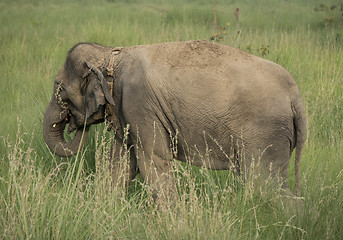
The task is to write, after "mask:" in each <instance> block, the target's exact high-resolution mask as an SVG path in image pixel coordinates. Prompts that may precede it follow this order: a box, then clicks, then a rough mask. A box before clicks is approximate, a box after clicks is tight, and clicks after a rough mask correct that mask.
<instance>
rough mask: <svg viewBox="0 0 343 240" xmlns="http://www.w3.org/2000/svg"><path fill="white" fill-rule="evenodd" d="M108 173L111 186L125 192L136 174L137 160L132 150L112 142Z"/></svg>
mask: <svg viewBox="0 0 343 240" xmlns="http://www.w3.org/2000/svg"><path fill="white" fill-rule="evenodd" d="M110 171H111V176H112V186H113V187H114V188H115V189H122V190H124V191H126V190H127V189H128V187H129V186H130V184H131V182H132V180H133V179H134V178H135V177H136V175H137V174H138V168H137V159H136V156H135V153H134V150H133V148H132V147H131V148H128V147H127V146H126V145H125V146H124V144H120V143H118V142H116V141H115V142H114V143H113V144H112V147H111V159H110Z"/></svg>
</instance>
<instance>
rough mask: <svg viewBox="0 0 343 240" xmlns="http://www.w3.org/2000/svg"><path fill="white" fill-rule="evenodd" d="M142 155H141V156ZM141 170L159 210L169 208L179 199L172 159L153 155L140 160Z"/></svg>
mask: <svg viewBox="0 0 343 240" xmlns="http://www.w3.org/2000/svg"><path fill="white" fill-rule="evenodd" d="M140 155H141V154H140ZM138 167H139V170H140V172H141V174H142V176H143V178H144V181H145V183H147V185H148V189H149V191H150V192H151V194H152V197H153V199H154V201H155V203H156V204H157V206H158V207H159V208H168V207H169V206H170V205H171V204H172V203H173V202H175V200H176V198H177V188H176V184H175V179H174V173H173V162H172V159H171V158H170V159H166V158H162V157H160V156H158V155H155V154H153V155H152V156H150V157H149V158H145V159H139V160H138Z"/></svg>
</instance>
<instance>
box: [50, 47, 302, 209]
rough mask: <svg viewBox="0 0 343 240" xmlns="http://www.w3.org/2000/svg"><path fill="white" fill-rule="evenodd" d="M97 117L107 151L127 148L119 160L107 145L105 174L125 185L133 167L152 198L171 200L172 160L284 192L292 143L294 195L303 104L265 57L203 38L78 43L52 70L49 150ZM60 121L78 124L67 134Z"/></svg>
mask: <svg viewBox="0 0 343 240" xmlns="http://www.w3.org/2000/svg"><path fill="white" fill-rule="evenodd" d="M104 121H106V122H108V123H109V124H110V126H111V128H112V129H113V131H114V132H115V136H114V139H115V143H114V145H115V147H113V149H119V148H120V147H124V145H125V146H126V147H127V149H129V151H130V157H129V159H128V164H126V165H125V166H124V165H123V164H122V163H121V161H122V160H121V159H122V158H121V155H120V151H114V152H112V153H111V159H110V161H111V166H112V167H111V171H112V178H113V179H112V180H113V181H114V182H116V183H117V184H118V185H120V186H121V187H122V188H123V189H127V187H128V186H129V185H130V183H131V182H132V180H133V179H134V178H135V177H136V175H137V174H138V173H140V174H141V175H142V177H143V179H144V181H145V183H146V184H147V186H149V188H150V189H151V190H152V192H153V197H154V199H155V201H158V202H161V203H162V202H163V201H168V199H175V198H177V189H176V184H175V176H174V173H173V162H174V161H182V162H186V163H189V164H192V165H195V166H199V167H204V168H208V169H213V170H231V171H233V172H235V173H237V174H238V175H239V176H242V178H243V179H246V178H247V177H248V176H249V175H250V174H251V173H253V174H258V175H259V176H265V177H264V179H266V178H267V176H268V177H270V176H271V179H273V181H272V182H275V183H279V184H280V185H279V186H282V188H283V189H285V190H287V191H289V192H290V190H289V188H288V184H287V172H288V165H289V161H290V158H291V155H292V152H293V150H294V149H295V179H296V195H298V196H300V160H301V155H302V149H303V146H304V142H305V135H306V119H305V110H304V104H303V101H302V98H301V95H300V91H299V89H298V86H297V84H296V82H295V80H294V79H293V78H292V76H291V75H290V73H289V72H288V71H287V70H285V69H284V68H282V67H281V66H279V65H278V64H276V63H273V62H271V61H268V60H265V59H262V58H260V57H257V56H255V55H252V54H250V53H246V52H243V51H241V50H239V49H236V48H233V47H230V46H227V45H223V44H220V43H214V42H209V41H206V40H196V41H183V42H168V43H159V44H152V45H138V46H131V47H116V48H112V47H106V46H102V45H100V44H96V43H78V44H77V45H75V46H74V47H72V48H71V49H70V51H69V52H68V54H67V58H66V61H65V63H64V65H63V66H62V68H61V69H60V71H59V72H58V74H57V76H56V77H55V81H54V88H53V94H52V98H51V100H50V103H49V104H48V107H47V110H46V112H45V114H44V120H43V135H44V139H45V142H46V144H47V146H48V147H49V148H50V150H51V151H52V152H54V153H55V154H56V155H59V156H62V157H69V156H72V155H75V154H76V153H77V152H78V151H79V150H80V149H81V148H82V146H83V144H84V141H85V139H86V136H87V132H88V130H89V128H90V126H91V125H93V124H98V123H102V122H104ZM67 127H68V130H67V132H68V134H70V133H72V132H74V131H75V132H76V133H75V136H74V137H73V138H72V140H71V141H70V142H67V141H66V140H65V135H64V131H65V129H66V128H67ZM125 132H127V133H128V134H126V135H127V137H126V140H125V141H123V138H124V135H125ZM118 147H119V148H118ZM257 161H258V163H259V164H255V163H256V162H257ZM254 164H255V165H254ZM252 166H259V167H256V168H254V169H253V167H252ZM120 174H124V175H125V177H120V176H119V175H120ZM282 188H281V189H282Z"/></svg>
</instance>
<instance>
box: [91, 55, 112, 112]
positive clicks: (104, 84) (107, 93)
mask: <svg viewBox="0 0 343 240" xmlns="http://www.w3.org/2000/svg"><path fill="white" fill-rule="evenodd" d="M85 65H86V66H87V67H88V68H89V72H88V74H90V72H93V73H94V74H95V75H96V76H97V78H98V80H99V82H100V85H101V88H102V93H103V95H104V96H105V98H106V100H107V102H108V103H109V104H111V105H113V106H114V105H115V103H114V100H113V97H112V95H111V89H110V87H109V85H108V84H107V81H106V79H105V77H104V75H103V74H102V72H101V71H100V70H99V69H98V68H97V67H96V66H94V65H93V64H91V63H90V62H88V61H85ZM95 96H97V97H98V98H99V97H100V96H99V95H95Z"/></svg>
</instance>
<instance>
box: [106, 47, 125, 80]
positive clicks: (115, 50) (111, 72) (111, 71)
mask: <svg viewBox="0 0 343 240" xmlns="http://www.w3.org/2000/svg"><path fill="white" fill-rule="evenodd" d="M122 49H123V48H122V47H116V48H113V49H112V52H111V58H110V63H109V64H108V67H107V69H106V71H107V76H111V77H113V75H114V60H115V56H116V55H118V54H119V53H120V51H121V50H122Z"/></svg>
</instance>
